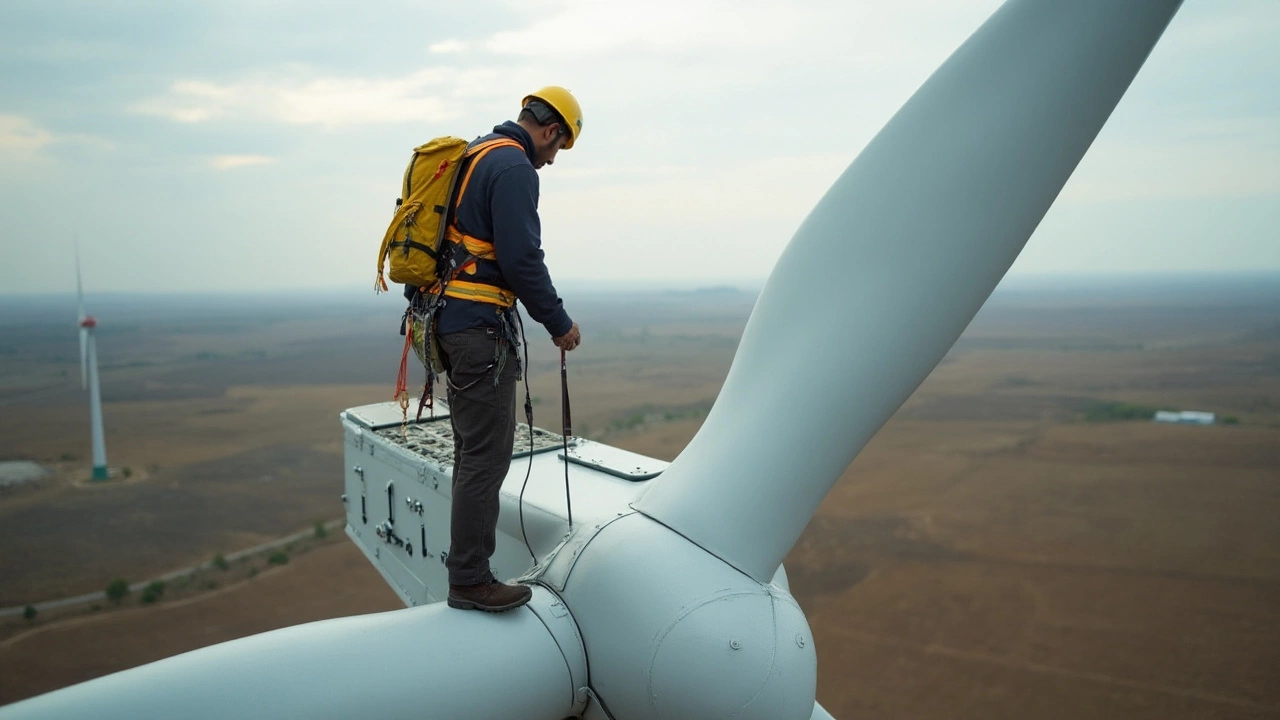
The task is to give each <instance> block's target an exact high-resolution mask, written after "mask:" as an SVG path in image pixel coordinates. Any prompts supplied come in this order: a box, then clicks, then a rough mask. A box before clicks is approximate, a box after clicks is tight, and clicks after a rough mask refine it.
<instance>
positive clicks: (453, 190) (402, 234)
mask: <svg viewBox="0 0 1280 720" xmlns="http://www.w3.org/2000/svg"><path fill="white" fill-rule="evenodd" d="M467 145H468V143H467V141H466V140H463V139H461V138H456V137H440V138H436V139H435V140H432V141H431V142H429V143H427V144H426V145H421V146H419V147H416V148H414V149H413V157H412V158H411V159H410V160H409V167H407V168H405V171H404V190H403V192H402V194H401V197H400V199H399V200H397V201H396V206H397V207H396V214H395V215H394V216H393V217H392V218H391V226H390V227H388V228H387V232H386V234H385V235H384V236H383V237H382V247H380V248H379V249H378V278H377V280H375V281H374V284H373V289H374V291H375V292H385V291H386V290H387V281H386V280H385V279H383V267H384V264H385V263H386V261H387V260H390V265H391V271H390V273H389V274H390V276H391V282H394V283H404V284H406V285H417V286H418V287H420V288H424V289H425V288H431V287H433V286H435V285H436V282H437V281H438V280H440V279H441V278H440V271H439V268H438V263H437V261H438V260H439V259H440V254H441V249H442V247H443V241H444V239H445V238H448V241H449V242H450V243H453V244H455V245H458V246H460V247H461V249H462V250H463V251H464V252H465V255H464V257H463V258H461V260H463V261H464V262H465V261H467V260H468V259H469V260H470V261H471V266H470V267H471V268H472V269H471V270H470V271H471V272H474V269H473V268H474V260H475V259H476V258H481V259H493V258H494V253H493V245H492V244H491V243H489V242H486V241H483V240H480V239H478V238H474V237H471V236H469V235H464V234H462V233H461V232H460V231H458V230H457V228H452V232H450V230H451V228H450V227H449V224H448V219H449V214H450V204H451V203H452V204H453V205H454V206H455V207H456V206H457V203H459V202H461V200H462V194H463V193H465V192H466V190H467V183H468V182H469V181H470V179H471V172H470V170H468V171H467V175H466V177H465V178H463V179H462V181H461V187H459V175H458V169H459V166H461V165H463V164H464V163H466V162H468V161H469V162H471V164H472V165H474V164H475V163H476V162H479V160H480V158H482V157H484V156H485V155H486V154H487V153H488V152H489V151H490V150H493V149H495V148H499V147H503V146H508V145H509V146H512V147H521V145H520V143H518V142H516V141H515V140H510V139H506V138H498V139H494V140H489V141H487V142H483V143H480V144H478V145H476V146H474V147H472V148H470V149H468V148H467ZM455 259H458V258H456V257H455ZM457 284H458V287H457V288H454V289H453V291H452V292H451V293H450V294H454V295H458V296H459V297H467V298H468V299H474V300H479V301H481V302H490V303H496V304H500V305H503V306H505V307H510V306H511V305H512V303H514V302H515V296H514V295H513V294H512V293H511V292H510V291H505V290H503V289H501V288H491V287H490V286H487V285H483V286H482V285H479V284H477V283H470V282H464V281H458V283H457ZM464 293H465V294H464ZM472 295H475V296H476V297H472Z"/></svg>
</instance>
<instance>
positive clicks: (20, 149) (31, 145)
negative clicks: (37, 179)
mask: <svg viewBox="0 0 1280 720" xmlns="http://www.w3.org/2000/svg"><path fill="white" fill-rule="evenodd" d="M57 141H58V137H57V136H56V135H54V134H53V133H51V132H49V131H48V130H46V129H44V128H42V127H40V126H38V125H36V124H35V123H33V122H31V121H30V120H28V119H27V118H25V117H22V116H21V115H6V114H0V153H4V154H5V155H25V156H34V155H36V154H37V153H39V152H40V150H42V149H44V148H45V147H46V146H48V145H51V144H53V143H55V142H57Z"/></svg>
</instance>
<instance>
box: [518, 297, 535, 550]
mask: <svg viewBox="0 0 1280 720" xmlns="http://www.w3.org/2000/svg"><path fill="white" fill-rule="evenodd" d="M515 315H516V322H517V323H518V324H519V325H520V343H521V344H522V345H523V346H524V419H525V424H526V425H528V426H529V466H528V467H527V468H526V469H525V471H524V482H523V483H522V484H521V485H520V502H519V503H517V505H518V507H519V508H520V537H522V538H524V547H525V549H526V550H528V551H529V557H531V558H533V566H534V567H537V566H538V556H537V555H534V554H533V546H532V545H530V544H529V536H528V535H527V534H525V531H524V489H525V488H527V487H529V476H530V475H531V474H533V400H532V399H531V398H530V397H529V341H528V339H526V338H525V336H524V318H522V317H520V311H519V310H516V311H515Z"/></svg>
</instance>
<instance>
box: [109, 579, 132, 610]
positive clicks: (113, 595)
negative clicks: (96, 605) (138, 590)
mask: <svg viewBox="0 0 1280 720" xmlns="http://www.w3.org/2000/svg"><path fill="white" fill-rule="evenodd" d="M128 595H129V581H128V580H125V579H124V578H116V579H115V580H112V581H111V583H110V584H109V585H107V599H108V600H110V601H111V602H113V603H115V604H117V605H119V604H120V601H121V600H124V599H125V597H127V596H128Z"/></svg>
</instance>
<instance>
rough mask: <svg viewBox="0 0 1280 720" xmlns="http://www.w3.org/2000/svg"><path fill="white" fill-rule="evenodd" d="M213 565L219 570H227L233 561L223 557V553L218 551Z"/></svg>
mask: <svg viewBox="0 0 1280 720" xmlns="http://www.w3.org/2000/svg"><path fill="white" fill-rule="evenodd" d="M213 566H214V567H216V568H218V569H219V570H226V569H227V568H229V567H231V563H229V562H227V559H226V558H224V557H222V553H218V554H217V555H214V556H213Z"/></svg>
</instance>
